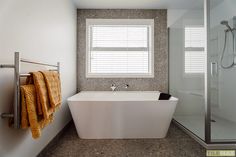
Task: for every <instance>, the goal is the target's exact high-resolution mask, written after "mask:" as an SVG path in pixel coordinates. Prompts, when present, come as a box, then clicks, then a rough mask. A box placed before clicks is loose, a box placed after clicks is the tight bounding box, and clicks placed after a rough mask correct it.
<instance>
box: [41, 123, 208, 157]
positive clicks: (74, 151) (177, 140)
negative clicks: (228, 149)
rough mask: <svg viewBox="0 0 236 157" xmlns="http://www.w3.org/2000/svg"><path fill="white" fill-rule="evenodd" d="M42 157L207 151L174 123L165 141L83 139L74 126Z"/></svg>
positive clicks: (180, 155) (169, 156)
mask: <svg viewBox="0 0 236 157" xmlns="http://www.w3.org/2000/svg"><path fill="white" fill-rule="evenodd" d="M38 157H205V149H204V148H203V147H202V146H200V145H199V144H198V143H197V142H195V141H194V140H193V139H191V138H190V137H189V136H188V135H187V134H185V133H184V132H183V131H181V130H180V129H179V128H177V127H176V126H175V125H174V124H171V126H170V129H169V131H168V135H167V137H166V138H164V139H134V140H83V139H80V138H79V137H78V135H77V132H76V130H75V126H74V124H73V123H71V124H70V125H69V127H68V128H67V129H66V130H65V132H63V134H62V135H61V136H60V137H59V138H58V139H57V140H54V141H53V142H51V143H50V144H49V145H48V146H47V147H46V148H45V149H44V150H43V151H42V152H41V153H40V154H39V155H38Z"/></svg>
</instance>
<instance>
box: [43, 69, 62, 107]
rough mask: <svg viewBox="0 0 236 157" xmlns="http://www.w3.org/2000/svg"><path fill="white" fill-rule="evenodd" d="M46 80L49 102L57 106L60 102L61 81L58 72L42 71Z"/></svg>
mask: <svg viewBox="0 0 236 157" xmlns="http://www.w3.org/2000/svg"><path fill="white" fill-rule="evenodd" d="M42 73H43V76H44V78H45V81H46V85H47V90H48V95H49V100H50V104H51V106H52V107H54V108H57V107H59V106H60V104H61V81H60V76H59V73H58V72H54V71H42Z"/></svg>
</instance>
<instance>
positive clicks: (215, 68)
mask: <svg viewBox="0 0 236 157" xmlns="http://www.w3.org/2000/svg"><path fill="white" fill-rule="evenodd" d="M217 73H218V64H217V62H211V76H212V77H214V76H216V75H217Z"/></svg>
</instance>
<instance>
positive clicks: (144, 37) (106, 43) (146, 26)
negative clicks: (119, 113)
mask: <svg viewBox="0 0 236 157" xmlns="http://www.w3.org/2000/svg"><path fill="white" fill-rule="evenodd" d="M153 27H154V20H153V19H139V20H137V19H87V20H86V36H87V41H86V42H87V43H86V45H87V57H86V60H87V65H86V76H87V78H96V77H98V78H101V77H102V78H121V77H122V78H125V77H126V78H144V77H154V67H153V64H154V44H153V43H154V41H153V39H154V35H153V34H154V28H153Z"/></svg>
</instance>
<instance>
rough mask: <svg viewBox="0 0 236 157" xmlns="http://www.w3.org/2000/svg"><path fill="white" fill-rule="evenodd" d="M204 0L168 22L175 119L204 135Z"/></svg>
mask: <svg viewBox="0 0 236 157" xmlns="http://www.w3.org/2000/svg"><path fill="white" fill-rule="evenodd" d="M203 5H204V2H203V0H202V6H200V7H199V6H198V7H197V8H194V9H191V10H179V12H178V11H176V13H175V17H178V18H176V19H175V22H173V23H171V24H170V25H169V60H170V61H169V63H170V65H169V66H170V73H169V75H170V76H169V78H170V94H172V95H173V96H175V97H177V98H179V103H178V105H177V108H176V112H175V115H174V119H175V120H176V121H177V122H178V123H179V124H181V125H182V126H184V127H185V128H186V129H188V130H189V131H191V132H192V133H194V134H195V135H197V136H198V137H200V138H201V139H203V140H204V139H205V135H204V133H205V130H204V129H205V128H204V126H205V115H204V114H205V111H204V106H205V105H204V73H205V64H204V63H205V57H206V55H205V51H204V45H205V44H204V43H205V36H204V34H205V32H204V10H203Z"/></svg>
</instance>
